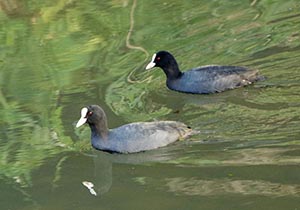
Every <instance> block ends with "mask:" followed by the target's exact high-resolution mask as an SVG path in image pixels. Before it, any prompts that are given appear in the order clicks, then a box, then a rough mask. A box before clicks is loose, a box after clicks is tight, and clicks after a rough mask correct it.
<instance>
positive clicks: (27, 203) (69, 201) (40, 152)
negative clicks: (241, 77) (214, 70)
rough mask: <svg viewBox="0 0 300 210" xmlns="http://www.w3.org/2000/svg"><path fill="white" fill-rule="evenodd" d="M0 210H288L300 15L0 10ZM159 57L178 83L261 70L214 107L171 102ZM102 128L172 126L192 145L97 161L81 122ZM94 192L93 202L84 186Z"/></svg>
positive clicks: (56, 5)
mask: <svg viewBox="0 0 300 210" xmlns="http://www.w3.org/2000/svg"><path fill="white" fill-rule="evenodd" d="M0 8H1V9H0V24H1V30H0V43H1V47H0V87H1V89H0V106H1V109H0V113H1V120H0V125H1V127H0V129H1V135H0V158H1V159H0V187H1V191H0V198H1V199H0V203H1V209H64V210H65V209H264V210H265V209H272V210H274V209H298V208H299V197H300V168H299V163H300V147H299V142H300V141H299V140H300V129H299V128H300V126H299V125H300V117H299V113H300V108H299V107H300V95H299V92H300V85H299V81H300V67H299V58H300V44H299V43H300V33H299V31H300V27H299V25H300V3H299V2H298V1H296V0H289V1H284V2H283V1H279V0H277V1H246V0H243V1H200V2H199V1H177V0H176V1H164V2H162V1H158V0H154V1H145V0H134V1H128V0H114V1H101V2H98V1H93V0H83V1H75V0H71V1H70V0H60V1H51V2H48V1H34V0H26V1H17V0H7V1H1V2H0ZM158 50H168V51H170V52H172V53H173V54H174V55H175V57H176V58H177V61H178V63H179V65H180V68H181V69H182V70H186V69H189V68H192V67H196V66H200V65H208V64H223V65H240V66H248V67H251V68H255V69H259V70H260V72H261V74H263V75H264V76H266V77H267V80H265V81H263V82H259V83H256V84H254V85H251V86H248V87H245V88H240V89H235V90H231V91H227V92H224V93H220V94H212V95H190V94H183V93H177V92H174V91H170V90H168V89H167V88H166V86H165V75H164V74H163V72H162V71H161V70H159V69H155V70H153V71H145V70H144V68H145V65H146V63H147V61H149V60H150V59H151V56H152V54H153V53H155V52H156V51H158ZM89 104H99V105H101V106H102V107H103V108H104V109H105V111H106V113H107V115H108V119H109V126H110V127H112V128H113V127H116V126H119V125H122V124H124V123H129V122H134V121H150V120H180V121H182V122H184V123H186V124H188V125H190V126H191V127H193V128H194V129H196V130H199V131H201V133H200V134H198V135H195V136H193V137H191V138H190V139H188V140H186V141H180V142H177V143H175V144H173V145H170V146H169V147H166V148H161V149H158V150H155V151H149V152H145V153H139V154H132V155H117V154H106V153H104V152H100V151H94V150H93V149H92V148H91V146H90V142H89V139H90V137H89V135H90V131H89V129H88V127H87V126H86V127H84V128H82V129H75V128H74V123H76V120H78V119H79V113H80V109H81V108H82V107H83V106H85V105H89ZM83 181H89V182H92V183H93V184H94V190H95V191H96V193H97V196H94V195H92V194H91V193H90V191H89V190H88V189H87V188H86V187H84V186H83V185H82V182H83Z"/></svg>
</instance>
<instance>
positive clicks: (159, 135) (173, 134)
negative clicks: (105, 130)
mask: <svg viewBox="0 0 300 210" xmlns="http://www.w3.org/2000/svg"><path fill="white" fill-rule="evenodd" d="M190 133H191V129H189V128H187V126H186V125H185V124H183V123H180V122H176V121H157V122H137V123H130V124H126V125H123V126H120V127H118V128H114V129H111V130H110V132H109V135H108V137H107V139H94V142H93V146H94V147H96V148H98V149H101V150H107V151H114V152H120V153H133V152H140V151H146V150H151V149H156V148H159V147H163V146H166V145H168V144H170V143H172V142H174V141H176V140H178V139H179V138H184V137H185V136H187V135H189V134H190ZM98 138H99V137H98Z"/></svg>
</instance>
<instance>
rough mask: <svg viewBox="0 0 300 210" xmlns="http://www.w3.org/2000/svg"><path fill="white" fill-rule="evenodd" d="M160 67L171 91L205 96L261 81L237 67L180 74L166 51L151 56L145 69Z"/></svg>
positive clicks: (200, 68) (211, 68) (200, 69)
mask: <svg viewBox="0 0 300 210" xmlns="http://www.w3.org/2000/svg"><path fill="white" fill-rule="evenodd" d="M153 67H160V68H162V70H163V71H164V72H165V74H166V76H167V81H166V84H167V87H168V88H169V89H171V90H175V91H179V92H185V93H195V94H207V93H216V92H222V91H224V90H228V89H233V88H237V87H242V86H245V85H249V84H252V83H253V82H255V81H258V80H262V79H263V78H264V77H263V76H260V75H259V74H258V71H257V70H250V69H248V68H246V67H239V66H219V65H209V66H202V67H197V68H193V69H191V70H188V71H185V72H181V71H180V70H179V67H178V64H177V62H176V60H175V58H174V56H173V55H172V54H171V53H169V52H167V51H160V52H157V53H155V54H154V55H153V57H152V60H151V62H150V63H149V64H148V65H147V66H146V69H147V70H148V69H151V68H153Z"/></svg>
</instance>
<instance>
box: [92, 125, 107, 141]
mask: <svg viewBox="0 0 300 210" xmlns="http://www.w3.org/2000/svg"><path fill="white" fill-rule="evenodd" d="M90 128H91V131H92V135H93V136H97V137H100V139H103V140H107V138H108V132H109V130H108V127H107V123H101V124H100V123H99V124H94V125H90Z"/></svg>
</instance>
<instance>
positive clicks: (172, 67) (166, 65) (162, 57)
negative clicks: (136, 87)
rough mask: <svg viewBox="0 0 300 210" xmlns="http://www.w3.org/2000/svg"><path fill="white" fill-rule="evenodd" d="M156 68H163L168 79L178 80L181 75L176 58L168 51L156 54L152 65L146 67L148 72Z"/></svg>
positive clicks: (151, 62)
mask: <svg viewBox="0 0 300 210" xmlns="http://www.w3.org/2000/svg"><path fill="white" fill-rule="evenodd" d="M154 67H160V68H162V69H163V71H164V72H165V74H166V76H167V78H168V79H173V78H178V77H179V76H180V75H181V72H180V70H179V68H178V64H177V62H176V60H175V58H174V56H173V55H172V54H171V53H169V52H167V51H159V52H157V53H155V54H154V55H153V56H152V60H151V61H150V63H149V64H148V65H147V66H146V70H148V69H152V68H154Z"/></svg>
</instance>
